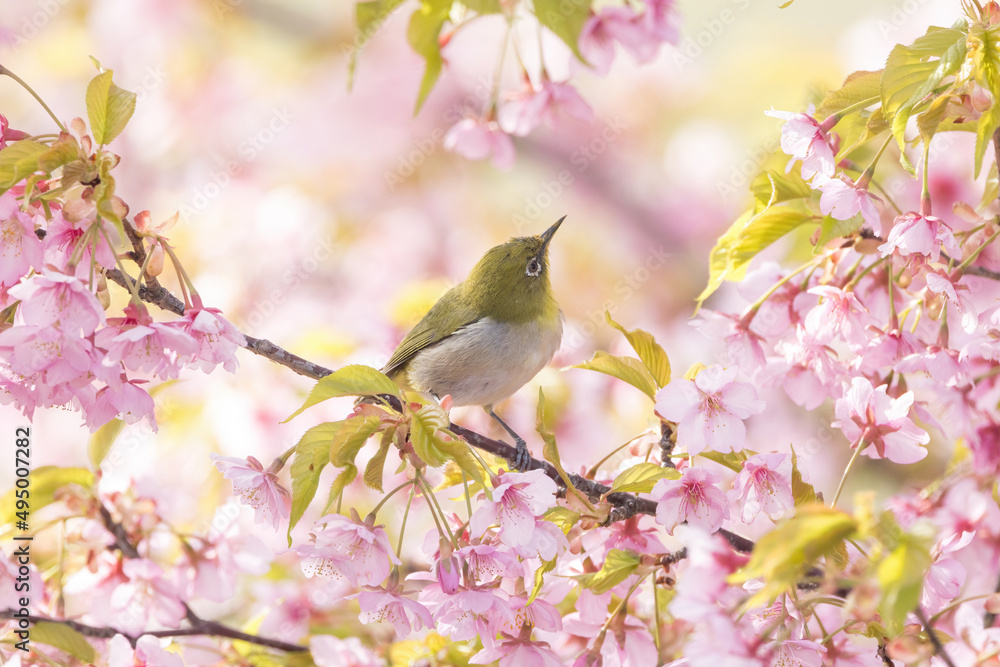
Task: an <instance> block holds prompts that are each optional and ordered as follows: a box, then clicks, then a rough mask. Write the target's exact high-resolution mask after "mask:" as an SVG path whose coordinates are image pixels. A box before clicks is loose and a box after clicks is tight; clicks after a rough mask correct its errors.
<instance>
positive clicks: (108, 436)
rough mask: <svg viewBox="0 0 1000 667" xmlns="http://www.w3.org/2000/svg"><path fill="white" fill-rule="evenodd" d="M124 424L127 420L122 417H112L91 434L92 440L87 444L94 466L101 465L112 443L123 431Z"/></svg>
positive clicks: (91, 462)
mask: <svg viewBox="0 0 1000 667" xmlns="http://www.w3.org/2000/svg"><path fill="white" fill-rule="evenodd" d="M124 426H125V422H123V421H122V420H121V419H112V420H111V421H109V422H108V423H107V424H105V425H104V426H102V427H101V428H99V429H97V432H96V433H94V435H92V436H90V442H89V443H88V444H87V455H88V457H89V458H90V464H91V465H92V466H94V468H99V467H101V461H103V460H104V457H105V456H107V454H108V450H110V449H111V445H113V444H115V439H116V438H117V437H118V434H119V433H121V432H122V428H123V427H124Z"/></svg>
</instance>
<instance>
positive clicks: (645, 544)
mask: <svg viewBox="0 0 1000 667" xmlns="http://www.w3.org/2000/svg"><path fill="white" fill-rule="evenodd" d="M643 520H644V517H642V516H640V515H636V516H633V517H629V518H628V519H626V520H624V521H615V522H614V523H612V524H611V525H609V526H605V527H602V528H596V529H594V530H588V531H586V532H584V533H583V535H581V536H580V544H581V545H582V546H583V548H584V550H585V551H586V553H587V555H588V556H589V557H590V559H591V560H592V561H594V563H595V564H601V563H603V562H604V558H605V556H606V555H607V553H608V552H609V551H611V550H612V549H631V550H632V551H635V552H638V553H658V552H661V551H665V550H666V547H664V546H663V543H662V542H660V540H659V538H658V537H657V533H658V532H659V530H658V529H657V528H656V527H655V525H650V526H647V527H645V528H643V527H640V525H639V524H640V522H642V521H643Z"/></svg>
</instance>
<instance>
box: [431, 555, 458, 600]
mask: <svg viewBox="0 0 1000 667" xmlns="http://www.w3.org/2000/svg"><path fill="white" fill-rule="evenodd" d="M434 576H435V577H437V582H438V585H439V586H441V590H443V591H444V592H445V593H447V594H448V595H454V594H455V593H456V592H457V591H458V586H459V584H460V583H461V581H462V565H461V563H460V562H459V559H458V556H456V555H455V554H452V555H451V556H449V557H448V558H443V557H442V558H439V559H438V560H437V561H435V563H434Z"/></svg>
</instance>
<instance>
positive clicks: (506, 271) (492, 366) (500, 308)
mask: <svg viewBox="0 0 1000 667" xmlns="http://www.w3.org/2000/svg"><path fill="white" fill-rule="evenodd" d="M565 219H566V216H563V217H562V218H560V219H559V220H558V221H557V222H556V223H555V224H554V225H552V226H551V227H549V228H548V229H547V230H545V231H544V232H543V233H541V234H539V235H538V236H525V237H520V238H513V239H511V240H510V241H507V242H506V243H504V244H502V245H498V246H496V247H495V248H491V249H490V250H489V251H487V253H486V254H485V255H483V257H482V259H480V260H479V262H478V263H477V264H476V266H475V267H473V269H472V272H471V273H470V274H469V277H468V278H466V279H465V280H464V281H463V282H461V283H459V284H458V285H455V286H454V287H452V288H451V289H450V290H448V291H447V292H446V293H445V294H444V296H442V297H441V298H440V299H439V300H438V302H437V303H435V304H434V306H433V307H432V308H431V309H430V311H428V313H427V314H426V315H424V318H423V319H422V320H420V322H418V323H417V325H416V326H415V327H414V328H413V330H412V331H410V333H408V334H407V335H406V337H405V338H404V339H403V341H402V342H401V343H400V344H399V346H398V347H397V348H396V351H395V352H393V353H392V357H390V358H389V362H388V363H387V364H386V365H385V367H384V368H382V372H383V373H385V374H386V375H388V376H389V377H390V378H392V379H393V380H395V381H396V383H397V384H399V385H400V386H401V387H404V388H409V389H413V390H415V391H418V392H421V393H425V394H430V395H432V396H434V397H435V398H436V399H441V398H443V397H444V396H451V398H452V404H453V405H455V406H462V405H479V406H482V407H483V409H485V410H486V412H487V413H488V414H489V415H490V416H491V417H492V418H493V419H495V420H496V421H497V422H498V423H499V424H500V425H501V426H502V427H503V428H504V430H505V431H507V433H508V434H510V436H511V437H512V438H514V441H515V442H516V443H517V455H516V456H515V458H514V460H513V461H512V464H513V467H514V468H516V469H517V470H525V469H527V467H528V465H529V463H530V458H531V456H530V454H529V453H528V447H527V444H526V443H525V442H524V439H523V438H521V437H520V436H519V435H517V433H515V432H514V431H513V430H512V429H511V428H510V427H509V426H508V425H507V424H506V423H505V422H504V421H503V420H502V419H500V417H499V416H497V414H496V412H494V411H493V406H494V405H495V404H496V403H499V402H500V401H502V400H504V399H506V398H507V397H509V396H510V395H511V394H513V393H514V392H516V391H517V390H518V389H520V388H521V387H523V386H524V385H525V384H526V383H527V382H528V381H529V380H531V378H533V377H535V375H536V374H537V373H538V371H540V370H542V368H544V367H545V365H546V364H547V363H549V361H551V360H552V357H553V355H555V353H556V350H558V349H559V343H560V341H561V340H562V328H563V327H562V311H560V310H559V305H558V304H557V303H556V299H555V296H554V295H553V294H552V285H551V284H550V283H549V260H548V249H549V242H550V241H551V240H552V236H553V235H554V234H555V233H556V230H557V229H559V225H561V224H562V221H563V220H565Z"/></svg>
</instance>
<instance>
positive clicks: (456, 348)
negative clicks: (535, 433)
mask: <svg viewBox="0 0 1000 667" xmlns="http://www.w3.org/2000/svg"><path fill="white" fill-rule="evenodd" d="M561 340H562V316H561V314H560V317H559V318H557V319H556V320H555V322H548V323H538V322H528V323H524V324H509V323H504V322H497V321H496V320H493V319H490V318H484V319H482V320H479V321H478V322H475V323H473V324H470V325H469V326H467V327H464V328H463V329H461V330H459V331H457V332H455V333H454V334H452V335H451V336H448V337H447V338H445V339H444V340H442V341H441V342H439V343H437V344H435V345H432V346H430V347H428V348H426V349H424V350H421V351H420V353H418V354H417V355H416V357H414V358H413V359H412V360H411V361H410V363H409V365H408V369H407V379H408V380H409V383H410V386H412V387H413V388H414V389H416V390H417V391H422V392H429V393H432V394H434V395H435V396H438V397H443V396H445V395H446V394H450V395H451V397H452V399H453V400H454V404H455V405H457V406H460V405H493V404H494V403H499V402H500V401H502V400H504V399H505V398H507V397H508V396H510V395H511V394H513V393H514V392H515V391H517V390H518V389H520V388H521V387H522V386H524V385H525V384H526V383H527V382H528V381H529V380H531V378H533V377H535V375H537V374H538V371H540V370H542V368H544V367H545V365H546V364H547V363H549V361H551V359H552V356H553V355H554V354H555V353H556V350H558V349H559V343H560V341H561Z"/></svg>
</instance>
